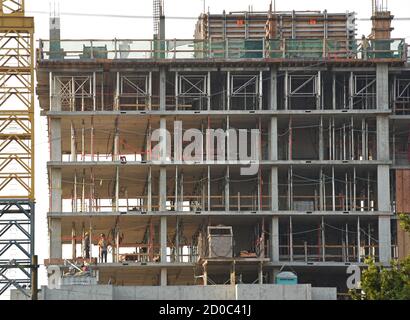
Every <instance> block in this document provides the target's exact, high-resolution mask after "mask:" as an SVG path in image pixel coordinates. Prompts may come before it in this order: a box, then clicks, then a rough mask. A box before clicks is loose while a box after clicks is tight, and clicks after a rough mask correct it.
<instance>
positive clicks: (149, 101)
mask: <svg viewBox="0 0 410 320" xmlns="http://www.w3.org/2000/svg"><path fill="white" fill-rule="evenodd" d="M148 110H152V71H150V72H149V75H148Z"/></svg>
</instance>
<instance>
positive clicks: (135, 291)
mask: <svg viewBox="0 0 410 320" xmlns="http://www.w3.org/2000/svg"><path fill="white" fill-rule="evenodd" d="M13 298H14V299H15V300H20V299H22V298H23V297H20V296H19V295H18V294H14V295H13ZM41 299H44V300H336V288H312V287H311V285H309V284H306V285H296V286H283V285H269V284H266V285H247V284H240V285H236V286H229V285H228V286H168V287H159V286H158V287H150V286H147V287H132V286H124V287H120V286H118V287H115V286H108V285H98V286H61V288H60V289H48V288H46V287H43V288H42V297H41Z"/></svg>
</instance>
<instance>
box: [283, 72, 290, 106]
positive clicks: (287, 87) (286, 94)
mask: <svg viewBox="0 0 410 320" xmlns="http://www.w3.org/2000/svg"><path fill="white" fill-rule="evenodd" d="M284 91H285V110H288V109H289V73H288V71H287V70H286V71H285V79H284Z"/></svg>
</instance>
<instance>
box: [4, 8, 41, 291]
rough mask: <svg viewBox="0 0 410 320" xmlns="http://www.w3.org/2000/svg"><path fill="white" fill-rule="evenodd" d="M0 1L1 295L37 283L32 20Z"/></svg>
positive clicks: (19, 10) (20, 11)
mask: <svg viewBox="0 0 410 320" xmlns="http://www.w3.org/2000/svg"><path fill="white" fill-rule="evenodd" d="M24 5H25V4H24V0H0V295H2V294H3V293H5V292H6V291H8V289H9V288H10V287H14V288H16V289H18V290H20V291H21V292H22V293H23V294H25V295H27V296H30V297H31V298H35V297H36V292H37V291H36V290H33V292H34V293H35V294H34V295H30V294H28V293H27V290H24V289H25V288H26V287H28V286H30V285H32V287H33V288H35V287H37V284H36V283H34V285H33V283H32V282H31V281H32V279H34V278H36V277H34V276H33V274H35V270H36V268H34V267H33V263H32V260H34V47H35V44H34V19H33V18H31V17H26V16H25V14H24Z"/></svg>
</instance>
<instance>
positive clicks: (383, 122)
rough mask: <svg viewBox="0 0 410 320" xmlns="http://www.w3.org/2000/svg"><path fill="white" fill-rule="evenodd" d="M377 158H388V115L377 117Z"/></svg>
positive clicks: (387, 159) (383, 159) (386, 159)
mask: <svg viewBox="0 0 410 320" xmlns="http://www.w3.org/2000/svg"><path fill="white" fill-rule="evenodd" d="M376 122H377V160H381V161H389V160H390V146H389V117H388V116H378V117H377V121H376Z"/></svg>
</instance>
